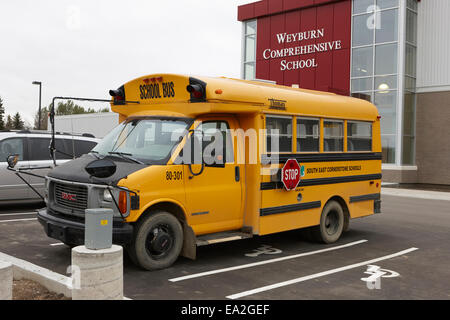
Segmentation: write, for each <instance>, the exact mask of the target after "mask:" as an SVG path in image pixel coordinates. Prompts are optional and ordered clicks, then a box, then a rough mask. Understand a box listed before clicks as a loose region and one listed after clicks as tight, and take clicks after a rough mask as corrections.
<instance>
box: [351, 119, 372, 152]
mask: <svg viewBox="0 0 450 320" xmlns="http://www.w3.org/2000/svg"><path fill="white" fill-rule="evenodd" d="M371 150H372V124H371V123H370V122H356V121H348V122H347V151H371Z"/></svg>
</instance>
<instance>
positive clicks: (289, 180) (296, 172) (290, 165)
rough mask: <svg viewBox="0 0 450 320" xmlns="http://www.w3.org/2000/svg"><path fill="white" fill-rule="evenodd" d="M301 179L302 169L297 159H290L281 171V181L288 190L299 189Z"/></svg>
mask: <svg viewBox="0 0 450 320" xmlns="http://www.w3.org/2000/svg"><path fill="white" fill-rule="evenodd" d="M300 177H301V168H300V165H299V164H298V162H297V160H296V159H289V160H288V161H286V163H285V164H284V166H283V169H281V181H282V182H283V185H284V187H285V188H286V190H293V189H295V188H297V186H298V184H299V182H300Z"/></svg>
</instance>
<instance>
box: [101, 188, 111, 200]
mask: <svg viewBox="0 0 450 320" xmlns="http://www.w3.org/2000/svg"><path fill="white" fill-rule="evenodd" d="M103 200H105V201H112V197H111V193H110V190H108V189H105V191H104V192H103Z"/></svg>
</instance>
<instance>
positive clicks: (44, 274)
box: [0, 252, 132, 300]
mask: <svg viewBox="0 0 450 320" xmlns="http://www.w3.org/2000/svg"><path fill="white" fill-rule="evenodd" d="M0 261H6V262H10V263H11V264H12V265H13V278H14V280H21V279H27V280H33V281H36V282H37V283H39V284H41V285H42V286H44V287H45V288H47V290H49V291H53V292H55V293H57V294H63V295H64V296H65V297H67V298H72V278H71V277H67V276H64V275H62V274H59V273H56V272H53V271H51V270H49V269H46V268H43V267H40V266H38V265H35V264H33V263H31V262H28V261H25V260H22V259H19V258H16V257H13V256H10V255H8V254H5V253H2V252H0ZM123 300H132V299H130V298H127V297H123Z"/></svg>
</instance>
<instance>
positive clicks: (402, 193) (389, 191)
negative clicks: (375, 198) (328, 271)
mask: <svg viewBox="0 0 450 320" xmlns="http://www.w3.org/2000/svg"><path fill="white" fill-rule="evenodd" d="M381 194H382V195H386V196H397V197H408V198H416V199H429V200H444V201H450V192H440V191H428V190H414V189H397V188H383V187H382V188H381Z"/></svg>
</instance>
